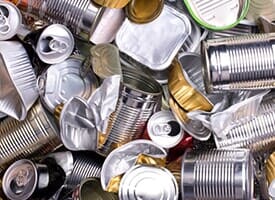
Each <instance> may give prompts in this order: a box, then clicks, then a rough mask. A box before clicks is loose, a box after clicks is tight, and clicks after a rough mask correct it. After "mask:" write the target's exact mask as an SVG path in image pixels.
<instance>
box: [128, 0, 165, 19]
mask: <svg viewBox="0 0 275 200" xmlns="http://www.w3.org/2000/svg"><path fill="white" fill-rule="evenodd" d="M163 6H164V0H150V1H148V0H132V1H130V3H129V4H128V5H127V7H126V15H127V17H128V18H129V19H130V20H131V21H133V22H135V23H139V24H141V23H148V22H151V21H153V20H154V19H156V18H157V17H158V16H159V15H160V13H161V12H162V9H163Z"/></svg>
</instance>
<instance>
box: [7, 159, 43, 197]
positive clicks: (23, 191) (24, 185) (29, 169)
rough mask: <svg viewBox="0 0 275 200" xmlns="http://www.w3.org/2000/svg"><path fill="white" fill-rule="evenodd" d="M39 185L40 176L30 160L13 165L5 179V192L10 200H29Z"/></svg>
mask: <svg viewBox="0 0 275 200" xmlns="http://www.w3.org/2000/svg"><path fill="white" fill-rule="evenodd" d="M37 183H38V174H37V170H36V167H35V165H34V163H33V162H32V161H30V160H26V159H23V160H19V161H16V162H15V163H13V164H12V165H11V166H10V167H9V168H8V169H7V171H6V172H5V174H4V177H3V191H4V193H5V195H6V196H7V197H8V198H9V199H13V200H27V199H29V198H30V196H31V195H32V194H33V193H34V191H35V189H36V186H37Z"/></svg>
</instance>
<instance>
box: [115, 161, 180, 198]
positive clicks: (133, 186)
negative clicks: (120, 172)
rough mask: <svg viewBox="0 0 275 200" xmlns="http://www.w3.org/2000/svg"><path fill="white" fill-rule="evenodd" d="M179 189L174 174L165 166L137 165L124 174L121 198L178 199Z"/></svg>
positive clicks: (121, 183)
mask: <svg viewBox="0 0 275 200" xmlns="http://www.w3.org/2000/svg"><path fill="white" fill-rule="evenodd" d="M178 196H179V189H178V185H177V181H176V179H175V177H174V176H173V174H172V173H171V172H170V171H169V170H167V169H166V168H163V167H153V166H147V165H136V166H134V167H132V168H131V169H130V170H129V171H127V172H126V174H124V176H123V178H122V180H121V182H120V187H119V199H120V200H128V199H129V200H135V199H151V200H177V199H178Z"/></svg>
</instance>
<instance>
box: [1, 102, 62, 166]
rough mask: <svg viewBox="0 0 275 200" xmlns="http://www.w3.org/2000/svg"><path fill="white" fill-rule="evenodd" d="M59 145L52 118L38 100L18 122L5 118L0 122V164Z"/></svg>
mask: <svg viewBox="0 0 275 200" xmlns="http://www.w3.org/2000/svg"><path fill="white" fill-rule="evenodd" d="M59 145H60V141H59V138H58V128H57V126H56V124H55V121H54V118H53V117H52V116H51V115H50V114H49V113H48V112H47V111H46V110H45V109H44V108H43V107H42V105H41V103H40V102H39V101H38V102H37V103H36V104H35V105H34V106H33V107H32V109H31V110H30V111H29V112H28V115H27V117H26V119H25V120H24V121H22V122H19V121H17V120H15V119H11V118H7V119H5V120H4V121H2V122H1V123H0V147H1V148H0V166H1V167H4V165H5V164H8V163H10V162H12V161H14V160H15V159H19V158H22V157H24V158H25V157H28V156H38V155H43V154H46V153H49V152H51V151H52V150H54V149H55V148H56V147H58V146H59Z"/></svg>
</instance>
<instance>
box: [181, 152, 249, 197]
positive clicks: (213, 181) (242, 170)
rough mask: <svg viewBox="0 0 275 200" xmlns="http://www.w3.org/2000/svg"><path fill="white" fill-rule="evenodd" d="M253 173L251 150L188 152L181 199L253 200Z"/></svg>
mask: <svg viewBox="0 0 275 200" xmlns="http://www.w3.org/2000/svg"><path fill="white" fill-rule="evenodd" d="M253 173H254V170H253V159H252V156H251V154H250V152H249V150H246V149H236V150H208V151H204V152H200V151H199V152H193V151H190V150H189V151H187V152H186V153H185V154H184V156H183V159H182V168H181V195H182V199H183V200H185V199H188V200H196V199H201V200H204V199H205V200H206V199H232V200H233V199H239V200H241V199H246V200H249V199H253V193H254V188H253V186H254V174H253Z"/></svg>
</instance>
